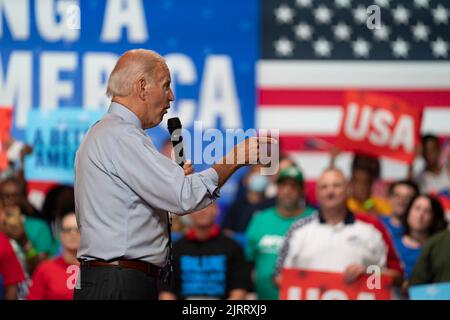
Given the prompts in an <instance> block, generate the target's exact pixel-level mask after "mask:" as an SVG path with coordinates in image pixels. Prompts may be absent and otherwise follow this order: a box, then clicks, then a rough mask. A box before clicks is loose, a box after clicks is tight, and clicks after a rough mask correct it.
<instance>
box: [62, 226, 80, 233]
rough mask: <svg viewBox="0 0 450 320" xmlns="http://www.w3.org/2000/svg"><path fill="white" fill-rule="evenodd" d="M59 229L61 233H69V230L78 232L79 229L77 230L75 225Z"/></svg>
mask: <svg viewBox="0 0 450 320" xmlns="http://www.w3.org/2000/svg"><path fill="white" fill-rule="evenodd" d="M61 231H62V232H63V233H70V232H74V233H80V231H79V230H78V228H77V227H72V228H62V229H61Z"/></svg>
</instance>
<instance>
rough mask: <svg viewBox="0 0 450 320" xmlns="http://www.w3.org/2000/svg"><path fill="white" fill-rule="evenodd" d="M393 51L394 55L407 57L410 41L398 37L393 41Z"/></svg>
mask: <svg viewBox="0 0 450 320" xmlns="http://www.w3.org/2000/svg"><path fill="white" fill-rule="evenodd" d="M392 51H393V54H394V56H395V57H397V58H407V57H408V51H409V43H408V42H406V41H405V40H403V39H402V38H397V40H395V41H394V42H392Z"/></svg>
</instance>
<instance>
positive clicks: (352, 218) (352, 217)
mask: <svg viewBox="0 0 450 320" xmlns="http://www.w3.org/2000/svg"><path fill="white" fill-rule="evenodd" d="M319 222H320V223H327V222H326V221H325V219H324V218H323V216H322V213H321V212H320V211H319ZM343 222H344V224H353V223H354V222H355V215H354V214H353V213H352V212H351V211H350V210H347V214H346V216H345V219H344V221H343Z"/></svg>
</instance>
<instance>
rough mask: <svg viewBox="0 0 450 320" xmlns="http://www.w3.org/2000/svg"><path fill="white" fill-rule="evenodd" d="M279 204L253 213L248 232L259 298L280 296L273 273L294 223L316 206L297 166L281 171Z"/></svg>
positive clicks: (248, 243)
mask: <svg viewBox="0 0 450 320" xmlns="http://www.w3.org/2000/svg"><path fill="white" fill-rule="evenodd" d="M277 187H278V188H277V189H278V190H277V205H276V206H275V207H272V208H268V209H266V210H264V211H261V212H260V213H258V214H256V215H255V216H253V218H252V220H251V221H250V224H249V226H248V228H247V231H246V237H247V246H246V257H247V260H249V261H250V262H252V263H253V264H254V267H255V271H256V274H255V276H256V278H255V285H256V293H257V295H258V299H261V300H274V299H278V289H277V287H276V286H275V284H274V283H273V280H272V276H273V272H274V269H275V264H276V260H277V256H278V252H279V250H280V248H281V246H282V244H283V240H284V237H285V235H286V233H287V231H288V230H289V228H290V227H291V225H292V224H293V223H294V222H295V221H297V220H298V219H299V218H303V217H307V216H309V215H311V214H312V213H313V212H314V209H313V208H311V207H309V206H306V205H305V202H304V181H303V174H302V172H301V171H300V169H299V168H297V167H295V166H291V167H288V168H286V169H283V170H282V171H280V173H279V176H278V179H277Z"/></svg>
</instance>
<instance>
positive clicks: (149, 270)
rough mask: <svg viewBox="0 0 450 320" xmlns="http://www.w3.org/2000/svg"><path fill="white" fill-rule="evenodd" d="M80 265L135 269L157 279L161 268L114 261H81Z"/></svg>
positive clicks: (133, 262)
mask: <svg viewBox="0 0 450 320" xmlns="http://www.w3.org/2000/svg"><path fill="white" fill-rule="evenodd" d="M80 265H81V266H82V267H113V268H128V269H135V270H139V271H141V272H144V273H145V274H146V275H148V276H150V277H159V276H160V274H161V272H162V268H160V267H157V266H155V265H154V264H151V263H148V262H144V261H140V260H114V261H103V260H90V261H81V263H80Z"/></svg>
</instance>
